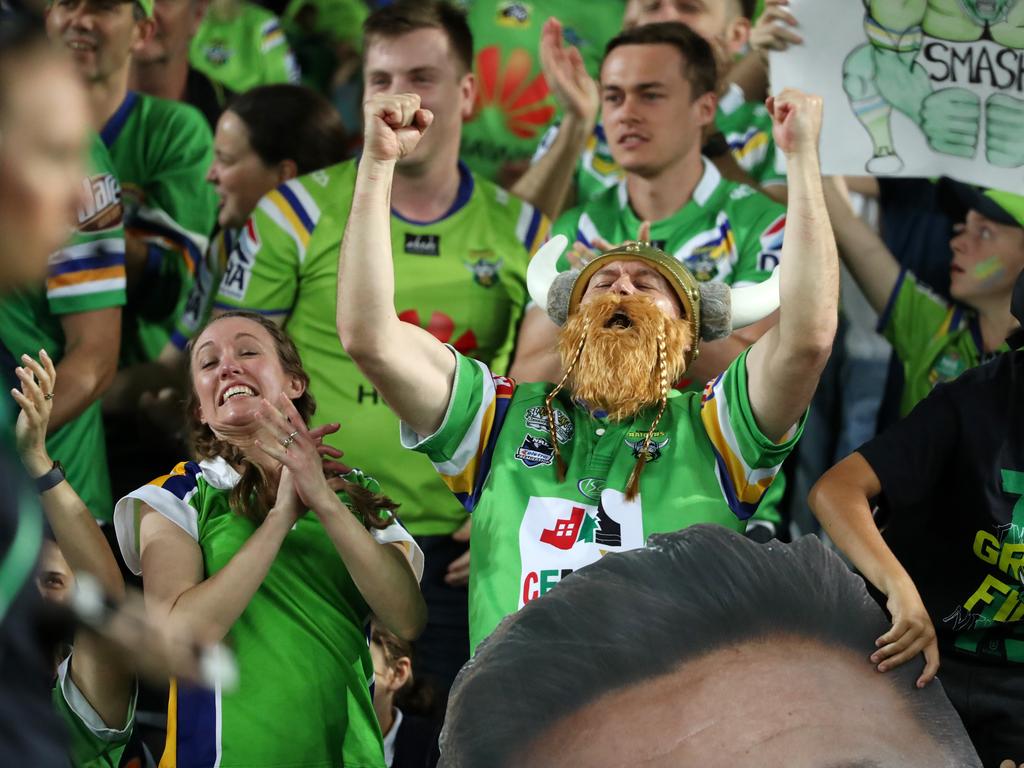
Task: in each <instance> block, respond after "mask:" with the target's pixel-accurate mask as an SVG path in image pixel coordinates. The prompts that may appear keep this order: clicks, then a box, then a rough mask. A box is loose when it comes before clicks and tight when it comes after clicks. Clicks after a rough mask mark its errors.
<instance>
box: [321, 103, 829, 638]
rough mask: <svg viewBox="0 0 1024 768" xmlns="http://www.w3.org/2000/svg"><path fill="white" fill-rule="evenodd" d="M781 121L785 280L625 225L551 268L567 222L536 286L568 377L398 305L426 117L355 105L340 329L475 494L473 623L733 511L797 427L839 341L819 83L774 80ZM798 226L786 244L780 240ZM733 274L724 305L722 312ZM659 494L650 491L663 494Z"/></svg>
mask: <svg viewBox="0 0 1024 768" xmlns="http://www.w3.org/2000/svg"><path fill="white" fill-rule="evenodd" d="M771 106H772V108H773V109H774V120H775V124H774V133H775V138H776V141H777V143H778V145H779V146H780V147H781V148H782V149H783V150H784V151H785V152H786V154H787V162H788V165H789V171H790V175H789V184H790V188H791V189H792V190H794V194H793V195H791V196H790V214H791V218H792V219H793V220H795V221H796V222H797V224H796V227H797V231H796V235H795V237H793V238H789V239H787V241H786V242H787V245H786V246H785V248H787V249H788V251H787V253H786V257H785V258H783V259H782V265H781V267H780V270H779V273H780V275H781V276H780V277H779V278H778V282H776V281H775V280H774V279H773V280H769V281H766V282H765V283H762V284H760V285H757V286H751V287H747V288H740V289H729V288H726V287H724V286H721V285H720V284H713V283H700V282H699V281H698V280H697V279H696V278H695V277H694V276H693V274H691V273H690V272H689V271H688V270H687V269H686V268H685V267H684V266H683V265H682V264H680V262H679V261H677V260H676V259H675V258H673V257H672V256H670V255H668V254H666V253H664V252H663V251H660V250H658V249H656V248H653V247H651V246H650V245H649V244H645V243H627V244H626V245H624V246H621V247H619V248H616V249H613V250H611V251H609V252H607V253H605V254H602V255H601V256H599V257H597V258H596V259H594V260H593V261H591V262H590V263H588V264H587V265H586V266H585V267H583V269H582V270H572V271H569V272H565V273H562V274H559V273H558V272H557V269H556V263H557V261H558V259H559V258H560V256H561V252H562V250H563V249H564V248H565V247H566V246H567V244H568V241H567V240H566V239H565V238H564V237H558V238H555V239H553V240H552V242H551V244H550V245H548V246H546V247H545V248H544V249H542V250H541V251H540V252H538V253H537V254H536V255H535V256H534V257H533V260H532V261H531V263H530V269H529V273H528V275H527V283H528V287H529V289H530V295H531V296H532V297H533V299H534V301H535V302H536V303H537V304H538V305H539V306H540V307H542V308H546V309H547V312H548V315H549V317H550V318H551V319H552V320H553V321H554V322H555V323H556V324H563V325H564V330H563V331H562V332H561V333H560V338H559V346H560V351H561V353H562V356H563V366H564V369H565V370H566V374H565V376H564V377H563V378H562V380H561V382H560V383H559V384H558V385H557V386H553V385H551V384H545V383H532V384H517V383H516V382H514V381H512V380H510V379H507V378H504V377H502V376H495V375H493V374H492V372H491V371H490V370H489V369H488V368H487V367H486V366H484V365H483V364H481V363H479V362H477V361H475V360H473V359H471V358H468V357H465V356H463V355H461V354H459V353H458V352H457V351H455V350H454V349H452V348H451V347H449V346H446V345H444V344H442V343H441V342H440V341H438V340H437V339H436V338H434V337H433V336H431V335H430V334H429V333H425V332H424V331H423V329H421V328H418V327H416V326H413V325H410V324H408V323H403V322H401V320H400V319H399V317H398V315H397V313H396V312H395V309H394V298H393V292H394V289H393V280H394V277H393V274H392V267H391V263H392V261H391V259H390V258H389V256H390V247H391V246H390V241H389V224H388V211H389V195H390V187H391V178H392V175H393V173H394V169H395V165H396V163H397V162H398V161H399V159H400V158H402V157H404V156H406V155H408V154H409V153H411V152H412V151H414V150H415V148H416V146H417V145H418V143H419V141H420V138H421V136H422V135H423V134H424V132H427V131H429V130H432V129H429V128H428V126H429V125H430V123H431V121H432V117H433V116H432V115H431V113H430V112H429V111H427V110H424V109H421V108H420V101H419V97H418V96H416V95H414V94H396V95H384V94H381V95H378V96H375V97H373V98H371V99H370V100H368V101H367V103H366V104H365V105H364V113H365V117H366V120H365V125H366V129H365V131H366V135H365V141H364V152H363V156H362V158H361V160H360V166H359V174H358V177H357V180H356V189H355V196H354V198H353V205H352V211H351V214H350V217H349V221H348V227H347V229H346V233H345V239H344V241H343V243H342V253H341V259H340V261H339V272H338V314H337V324H338V332H339V335H340V337H341V341H342V344H343V345H344V346H345V349H346V351H347V352H348V353H349V355H350V356H351V357H352V359H353V360H354V361H355V362H356V363H357V364H358V365H359V367H360V368H361V370H362V371H363V373H364V374H365V375H366V376H367V378H369V379H370V381H371V382H372V383H373V384H374V386H375V387H376V388H377V390H378V391H379V392H380V395H381V397H382V399H383V400H384V401H385V402H386V403H387V404H388V405H389V406H390V408H391V409H392V410H393V411H394V412H395V413H396V414H397V415H398V416H399V418H401V419H402V421H403V425H402V440H403V443H404V444H405V445H406V446H407V447H409V448H415V449H416V450H418V451H421V452H423V453H426V454H427V456H428V457H429V458H430V459H431V461H432V462H433V464H434V466H435V469H436V470H437V471H438V474H440V475H441V478H442V480H444V481H445V483H446V484H447V485H448V487H449V488H450V489H451V490H452V492H453V493H454V494H455V495H456V497H457V498H458V499H459V500H460V501H461V502H462V504H463V505H464V507H465V508H466V509H467V510H468V511H471V512H473V513H474V523H473V537H472V540H471V547H472V551H473V557H472V559H471V561H470V564H471V572H470V639H471V643H472V645H473V646H474V647H475V646H476V644H478V643H479V642H480V641H481V640H482V639H483V638H484V637H486V636H487V635H488V634H489V633H490V632H491V631H492V630H493V629H494V627H495V626H497V624H498V622H499V621H500V620H501V619H502V618H503V617H504V616H506V615H508V614H510V613H512V612H514V611H516V610H517V609H518V608H519V607H521V606H522V605H524V604H525V603H528V602H530V601H532V600H534V599H536V598H539V597H541V596H542V595H543V594H544V593H545V592H547V591H548V590H550V589H552V588H553V587H554V586H555V585H556V584H557V582H558V581H559V580H560V579H561V578H562V577H563V576H565V575H567V574H568V573H569V572H571V571H574V570H577V569H579V568H583V567H585V566H587V565H589V564H590V563H592V562H594V561H596V560H598V559H600V558H601V557H602V556H603V555H604V554H605V553H607V552H614V551H623V550H628V549H635V548H638V547H642V546H643V545H644V541H645V540H646V537H647V536H648V535H650V534H652V533H656V532H663V531H671V530H678V529H680V528H684V527H687V526H688V525H691V524H694V523H699V522H714V523H717V524H719V525H725V526H729V527H732V528H734V529H739V528H742V527H743V521H744V520H745V519H746V518H748V517H749V516H750V514H751V513H752V511H753V509H754V508H755V507H756V505H757V503H758V502H759V501H760V499H761V496H762V495H763V493H764V490H765V488H766V487H767V486H768V485H769V484H770V483H771V479H772V478H773V477H774V476H775V474H776V473H777V471H778V467H779V465H780V464H781V462H782V460H783V459H784V458H785V456H786V455H787V454H788V453H789V451H790V450H791V449H792V447H793V445H794V443H795V440H796V438H797V436H798V435H799V432H800V428H801V423H802V415H803V413H804V411H805V409H806V407H807V404H808V403H809V401H810V398H811V395H812V394H813V392H814V389H815V387H816V386H817V381H818V376H819V375H820V372H821V369H822V367H823V366H824V364H825V360H826V359H827V357H828V354H829V352H830V350H831V344H832V339H833V336H834V332H835V325H836V310H837V301H838V296H837V293H838V289H837V283H838V263H837V260H836V256H835V244H834V241H833V239H832V235H831V232H830V229H829V224H828V219H827V216H826V215H825V211H824V209H823V205H824V201H823V199H822V196H821V190H820V178H819V175H818V174H819V171H818V162H817V141H818V134H819V130H820V116H821V101H820V99H818V98H816V97H813V96H808V95H806V94H803V93H799V92H795V91H786V92H783V93H782V94H780V95H779V96H778V97H777V98H776V99H775V101H774V103H773V104H772V105H771ZM788 243H792V245H788ZM777 287H778V290H779V294H780V296H781V305H782V308H781V310H780V313H779V322H778V324H777V325H775V326H774V327H773V328H772V329H770V330H769V331H768V332H767V333H765V334H764V336H762V337H761V338H760V339H759V340H758V341H757V342H756V343H755V344H754V345H753V346H752V347H751V348H750V349H749V350H748V351H747V352H745V353H744V354H742V355H741V356H740V357H738V358H737V359H736V360H735V361H734V362H733V363H732V364H731V365H730V366H729V368H728V369H727V370H726V371H725V373H724V374H723V375H721V376H719V377H718V378H717V379H716V380H715V381H714V382H712V383H711V384H709V386H708V387H707V388H706V389H705V391H704V394H703V396H701V395H698V394H697V393H686V394H677V393H674V392H672V391H671V384H672V382H674V381H676V380H677V379H678V378H679V376H680V375H681V374H682V373H683V371H684V370H686V368H687V367H688V366H689V365H690V364H691V362H692V361H693V360H694V359H696V357H697V356H698V354H699V351H700V350H699V340H700V339H702V338H703V339H710V338H715V337H721V336H723V335H728V334H729V333H730V331H731V329H732V328H733V327H736V326H738V325H744V324H749V323H751V322H755V321H757V320H758V319H761V318H763V317H764V316H766V315H767V314H769V313H771V312H772V311H773V310H774V309H775V308H776V306H777V305H778V303H779V301H780V299H779V297H776V296H775V295H774V292H775V290H776V288H777ZM730 290H731V307H732V311H731V315H732V316H731V319H730V318H729V317H727V315H728V314H729V311H728V309H727V307H728V306H729V305H728V304H726V302H727V301H728V300H729V294H730ZM655 500H657V503H655Z"/></svg>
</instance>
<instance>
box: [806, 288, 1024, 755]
mask: <svg viewBox="0 0 1024 768" xmlns="http://www.w3.org/2000/svg"><path fill="white" fill-rule="evenodd" d="M1012 311H1013V314H1014V316H1015V317H1016V319H1017V320H1018V321H1021V320H1024V275H1020V276H1018V277H1017V281H1016V285H1015V288H1014V291H1013V299H1012ZM1010 341H1011V343H1012V344H1013V345H1014V346H1016V347H1017V349H1016V350H1015V351H1010V352H1006V353H1004V354H1002V355H1000V356H999V357H998V358H996V359H995V360H994V361H992V362H990V363H988V364H986V365H982V366H980V367H977V368H972V369H971V370H968V371H966V372H964V373H962V374H960V376H959V378H957V379H955V380H954V381H950V382H948V383H942V384H939V385H938V386H936V387H935V389H933V390H932V391H931V394H929V395H928V396H927V397H925V398H924V399H923V400H921V401H920V402H919V403H918V404H917V405H916V407H914V409H913V410H912V411H911V412H910V414H909V415H908V416H906V417H905V418H904V419H903V420H902V421H899V422H897V423H896V424H894V425H893V426H891V427H890V428H889V429H888V430H886V431H885V432H883V433H882V434H880V435H878V436H877V437H875V438H874V439H873V440H871V441H869V442H867V443H865V444H864V445H863V446H861V447H860V448H859V449H858V450H857V451H856V452H855V453H853V454H851V455H850V456H849V457H847V458H846V459H844V460H843V461H841V462H839V464H837V465H836V466H834V467H833V468H832V469H830V470H829V471H828V472H827V473H825V475H824V476H822V478H821V480H819V481H818V483H817V485H815V487H814V488H813V489H812V490H811V494H810V497H809V498H808V501H809V503H810V505H811V509H812V511H813V512H814V514H815V515H816V516H817V518H818V520H820V521H821V524H822V526H823V527H824V528H825V530H826V531H827V532H828V535H829V536H830V537H831V538H832V540H833V541H834V542H835V543H836V546H838V547H839V548H840V549H841V550H842V551H843V552H845V553H846V554H847V555H848V556H849V557H850V559H851V560H852V561H853V563H854V565H856V566H857V568H858V569H860V571H861V572H862V573H863V574H864V576H865V577H866V578H867V579H868V580H869V581H870V582H871V583H872V584H874V585H875V587H877V588H878V589H879V590H880V591H881V593H882V594H883V595H885V598H886V607H887V608H888V610H889V612H890V613H891V614H892V626H891V628H890V629H889V631H888V632H885V633H884V634H882V635H881V636H880V637H879V638H878V639H877V641H876V642H872V643H870V644H865V645H864V649H865V650H867V649H869V648H874V647H876V646H877V649H876V650H875V652H874V655H873V656H872V660H873V661H874V662H875V663H876V664H878V665H879V668H880V669H889V668H891V667H894V666H896V665H900V664H904V663H905V662H907V661H909V660H911V659H914V658H916V657H917V656H918V654H919V653H920V652H921V651H923V652H924V655H925V658H926V659H927V661H928V664H927V666H926V668H925V670H924V673H923V674H922V675H921V679H922V681H925V680H927V679H928V678H930V677H931V676H932V675H934V674H935V672H936V670H937V669H938V670H940V672H941V679H942V681H943V686H944V687H945V688H946V691H947V692H948V693H949V696H950V699H951V700H952V702H953V704H954V706H955V707H956V709H957V711H958V712H959V713H960V716H961V717H962V718H963V721H964V725H966V727H967V731H968V733H970V735H971V738H972V739H973V741H974V744H975V746H976V747H977V749H978V752H979V753H980V754H981V757H982V759H983V760H984V763H985V765H986V766H992V767H994V766H997V765H999V764H1000V763H999V761H1000V760H1002V759H1003V758H1006V757H1013V758H1016V759H1017V760H1021V759H1022V756H1024V714H1022V713H1024V607H1022V598H1024V587H1022V584H1024V570H1022V559H1024V502H1022V500H1021V499H1022V496H1024V406H1022V403H1024V400H1022V397H1021V395H1022V393H1024V351H1021V346H1022V345H1024V336H1022V334H1021V332H1020V330H1019V329H1018V330H1017V332H1016V334H1015V335H1014V336H1012V337H1011V340H1010ZM875 500H878V501H879V502H880V504H881V505H882V507H883V508H884V510H885V511H886V512H887V519H888V525H887V526H886V527H885V531H884V538H883V535H882V533H880V532H879V530H878V527H877V524H876V522H875V519H874V518H873V516H872V503H873V502H874V501H875ZM940 660H941V662H940ZM940 663H941V669H940Z"/></svg>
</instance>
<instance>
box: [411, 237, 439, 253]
mask: <svg viewBox="0 0 1024 768" xmlns="http://www.w3.org/2000/svg"><path fill="white" fill-rule="evenodd" d="M405 252H406V253H411V254H412V255H413V256H440V255H441V236H440V235H414V234H413V233H412V232H406V233H405Z"/></svg>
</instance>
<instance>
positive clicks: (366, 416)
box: [216, 161, 549, 536]
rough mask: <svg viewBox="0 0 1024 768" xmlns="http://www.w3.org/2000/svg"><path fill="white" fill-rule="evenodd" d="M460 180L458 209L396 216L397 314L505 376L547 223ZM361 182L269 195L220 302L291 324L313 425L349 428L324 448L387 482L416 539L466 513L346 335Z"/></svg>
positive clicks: (301, 183)
mask: <svg viewBox="0 0 1024 768" xmlns="http://www.w3.org/2000/svg"><path fill="white" fill-rule="evenodd" d="M460 177H461V180H460V185H459V191H458V194H457V196H456V200H455V203H454V204H453V205H452V208H451V209H450V210H449V211H448V213H446V214H445V215H444V216H442V217H441V218H440V219H438V220H437V221H433V222H414V221H409V220H407V219H404V218H402V217H401V216H399V215H398V214H396V213H392V216H391V242H392V247H393V251H392V255H393V258H394V270H395V307H396V308H397V310H398V316H399V317H400V318H401V319H402V320H404V321H406V322H409V323H414V324H416V325H419V326H420V327H422V328H424V329H426V330H427V331H429V332H430V333H432V334H433V335H434V336H436V337H437V338H438V339H440V340H441V341H444V342H449V343H451V344H452V345H454V346H455V348H456V349H458V350H459V351H461V352H464V353H466V354H473V355H476V356H477V357H479V358H480V359H482V360H486V361H487V362H488V364H490V365H491V366H493V368H494V369H495V370H497V371H505V370H506V369H507V368H508V365H509V362H510V358H511V353H512V349H513V346H514V343H515V337H516V330H517V328H518V326H519V321H520V319H521V317H522V315H523V311H524V309H525V307H526V304H527V303H528V301H529V299H528V294H527V291H526V265H527V263H528V260H529V256H530V254H532V253H533V252H534V251H535V250H536V249H537V247H538V246H539V245H540V244H541V243H542V242H543V241H544V240H545V239H546V238H547V234H548V229H549V224H548V221H547V219H546V218H544V216H543V215H541V214H540V213H539V212H538V211H536V210H535V209H534V208H532V207H531V206H529V205H527V204H526V203H523V202H521V201H520V200H518V199H516V198H514V197H511V196H510V195H509V194H508V193H507V192H505V191H504V190H502V189H500V188H498V187H496V186H495V185H493V184H491V183H489V182H487V181H484V180H482V179H479V178H477V177H476V176H474V175H473V174H471V173H470V172H469V171H468V170H467V169H466V168H465V167H460ZM355 178H356V163H355V161H348V162H344V163H340V164H338V165H335V166H332V167H330V168H327V169H325V170H321V171H315V172H313V173H312V174H309V175H307V176H303V177H301V178H299V179H295V180H292V181H289V182H287V183H286V184H283V185H281V186H280V187H278V188H277V189H276V190H275V191H273V192H271V193H270V194H268V195H267V196H265V197H264V198H263V199H262V200H261V201H260V203H259V205H258V206H257V208H256V210H255V211H254V212H253V215H252V217H251V218H250V220H249V222H248V223H247V224H246V226H245V227H244V229H243V231H242V233H241V235H240V237H239V242H238V246H237V247H236V248H235V249H234V251H233V252H232V254H231V259H230V261H229V263H228V268H227V272H226V273H225V275H224V279H223V280H222V281H221V284H220V289H219V293H218V296H217V300H216V301H217V306H218V307H220V308H225V309H250V310H254V311H257V312H260V313H263V314H269V315H272V316H277V317H284V318H287V319H286V324H285V327H286V329H287V330H288V334H289V335H290V336H291V338H292V339H293V340H294V341H295V344H296V346H297V347H298V349H299V352H300V354H301V355H302V361H303V364H304V366H305V368H306V370H307V371H308V372H309V375H310V379H311V381H310V390H311V391H312V393H313V395H314V396H315V397H316V401H317V413H316V417H315V422H316V423H321V424H322V423H324V422H329V421H339V422H341V424H342V429H341V431H340V432H338V433H337V434H336V435H334V436H331V437H328V438H327V439H328V442H331V443H332V444H336V445H337V447H339V448H342V449H344V451H345V457H346V459H345V460H346V461H351V462H353V463H355V464H358V465H360V466H364V467H366V468H367V469H369V470H371V471H372V472H373V473H374V474H375V475H376V476H377V477H379V478H380V480H381V482H382V483H384V485H385V487H387V489H388V492H389V494H390V495H391V497H392V498H393V499H395V501H398V502H400V503H401V504H402V519H403V520H404V521H405V523H406V524H407V525H408V526H409V529H410V530H411V531H412V532H413V533H414V534H416V535H417V536H421V535H424V536H425V535H441V534H448V533H452V532H453V531H455V530H456V529H457V528H458V527H459V526H460V525H461V524H462V523H463V521H464V520H465V517H466V513H465V510H463V509H462V508H461V507H460V506H459V505H458V504H457V503H455V502H454V500H453V499H452V498H451V494H449V493H448V492H447V490H446V489H445V487H444V485H443V484H442V483H441V482H440V481H439V480H438V479H437V477H436V475H435V474H434V472H433V470H432V469H431V467H430V464H429V462H427V460H426V459H425V458H423V457H422V456H416V455H414V454H410V453H408V452H407V451H402V450H401V448H400V447H399V442H398V420H397V418H396V417H395V416H394V415H393V414H392V412H391V409H390V408H388V406H387V404H386V403H384V401H383V400H381V398H380V397H379V396H378V394H377V392H376V391H375V390H374V388H373V386H372V385H371V384H370V383H369V381H367V380H366V378H365V377H364V376H363V375H362V373H361V372H360V371H359V369H358V368H357V367H356V364H355V363H354V362H352V359H351V358H350V357H349V356H348V355H346V354H345V350H344V349H343V348H342V346H341V343H340V342H339V340H338V331H337V329H336V326H335V319H334V318H335V309H336V306H337V283H338V252H339V250H340V248H341V237H342V234H343V233H344V231H345V224H346V222H347V217H348V211H349V209H350V207H351V200H352V194H353V190H354V188H355Z"/></svg>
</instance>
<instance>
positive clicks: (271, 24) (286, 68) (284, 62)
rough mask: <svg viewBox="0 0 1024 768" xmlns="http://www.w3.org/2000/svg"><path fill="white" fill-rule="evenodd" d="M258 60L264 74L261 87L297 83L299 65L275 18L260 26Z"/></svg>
mask: <svg viewBox="0 0 1024 768" xmlns="http://www.w3.org/2000/svg"><path fill="white" fill-rule="evenodd" d="M260 60H261V61H262V62H263V72H264V74H263V77H262V78H261V81H262V82H261V83H260V84H261V85H270V84H271V83H298V82H299V79H300V75H301V73H300V72H299V65H298V63H297V62H296V60H295V54H294V53H292V49H291V47H290V46H289V45H288V38H286V37H285V34H284V30H283V29H282V28H281V21H280V19H278V18H276V17H275V18H273V19H267V20H266V21H265V22H263V24H261V25H260Z"/></svg>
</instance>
